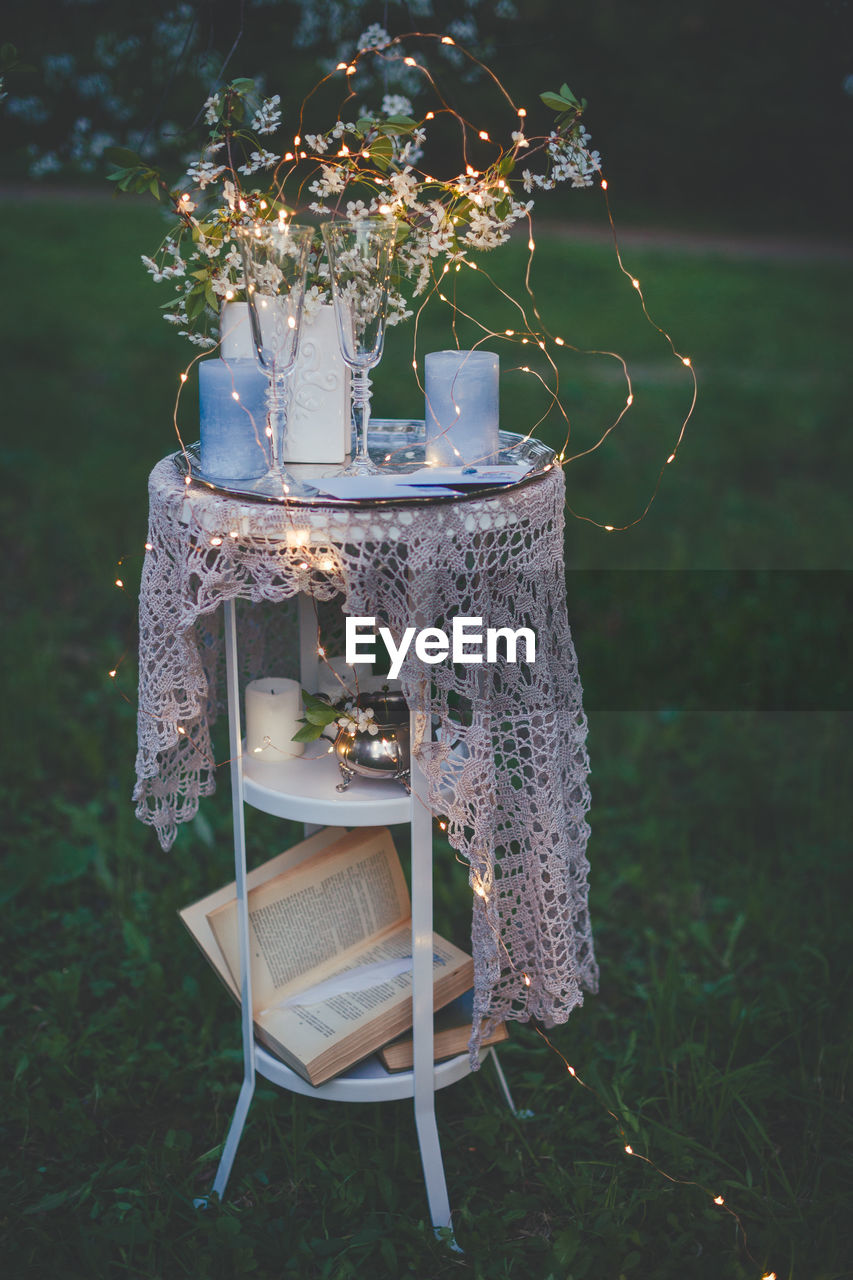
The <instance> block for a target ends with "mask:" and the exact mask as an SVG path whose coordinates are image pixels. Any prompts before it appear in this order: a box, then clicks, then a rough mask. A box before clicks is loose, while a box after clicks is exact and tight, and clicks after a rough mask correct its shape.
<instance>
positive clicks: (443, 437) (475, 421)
mask: <svg viewBox="0 0 853 1280" xmlns="http://www.w3.org/2000/svg"><path fill="white" fill-rule="evenodd" d="M425 370H426V376H425V382H426V414H425V421H426V460H427V462H430V463H433V464H438V465H440V466H451V467H452V466H461V465H463V464H464V465H466V466H468V465H472V464H476V463H478V462H479V463H484V464H488V463H491V462H497V461H498V451H499V449H500V441H499V439H498V427H499V423H500V416H499V411H498V376H499V372H500V360H499V358H498V356H497V355H495V353H494V352H493V351H431V352H429V354H428V355H427V357H426V361H425Z"/></svg>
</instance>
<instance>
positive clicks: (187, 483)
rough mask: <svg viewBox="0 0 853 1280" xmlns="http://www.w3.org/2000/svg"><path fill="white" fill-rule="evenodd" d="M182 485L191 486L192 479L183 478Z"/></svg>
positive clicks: (188, 477)
mask: <svg viewBox="0 0 853 1280" xmlns="http://www.w3.org/2000/svg"><path fill="white" fill-rule="evenodd" d="M184 484H186V485H190V484H192V477H191V476H184Z"/></svg>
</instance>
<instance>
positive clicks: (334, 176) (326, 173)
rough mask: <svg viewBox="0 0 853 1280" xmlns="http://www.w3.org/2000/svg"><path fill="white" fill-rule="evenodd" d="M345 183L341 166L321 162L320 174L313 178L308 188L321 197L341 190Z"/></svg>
mask: <svg viewBox="0 0 853 1280" xmlns="http://www.w3.org/2000/svg"><path fill="white" fill-rule="evenodd" d="M346 184H347V179H346V173H345V172H344V169H343V166H341V165H336V164H321V165H320V176H319V178H315V179H314V181H313V182H312V183H311V185H310V186H309V188H308V190H309V191H311V192H313V193H314V195H315V196H319V197H320V198H321V199H322V198H323V197H324V196H331V195H336V194H337V193H338V192H339V191H343V189H344V187H345V186H346Z"/></svg>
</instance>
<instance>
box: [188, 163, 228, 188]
mask: <svg viewBox="0 0 853 1280" xmlns="http://www.w3.org/2000/svg"><path fill="white" fill-rule="evenodd" d="M225 168H226V166H225V165H224V164H212V163H211V161H210V160H199V161H198V162H197V163H196V164H191V165H190V167H189V169H187V174H186V176H187V178H188V179H189V181H190V182H192V183H193V184H194V185H195V186H197V187H198V188H199V190H200V191H203V190H204V188H205V187H207V186H209V185H210V183H211V182H215V181H216V179H217V178H218V177H219V176H220V175H221V174H223V173H224V172H225Z"/></svg>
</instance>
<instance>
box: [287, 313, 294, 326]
mask: <svg viewBox="0 0 853 1280" xmlns="http://www.w3.org/2000/svg"><path fill="white" fill-rule="evenodd" d="M287 327H288V329H295V328H296V320H295V318H294V317H293V316H288V317H287Z"/></svg>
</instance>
